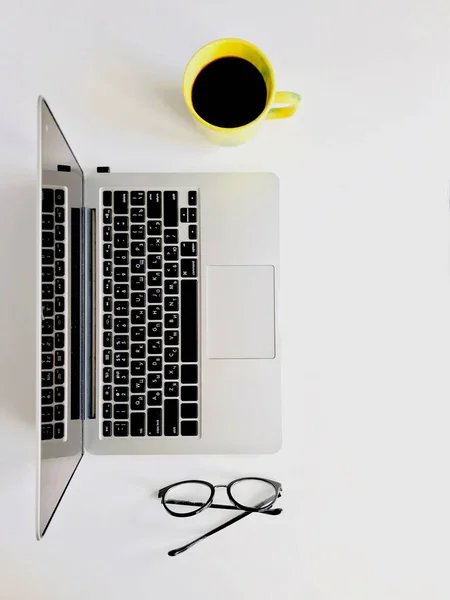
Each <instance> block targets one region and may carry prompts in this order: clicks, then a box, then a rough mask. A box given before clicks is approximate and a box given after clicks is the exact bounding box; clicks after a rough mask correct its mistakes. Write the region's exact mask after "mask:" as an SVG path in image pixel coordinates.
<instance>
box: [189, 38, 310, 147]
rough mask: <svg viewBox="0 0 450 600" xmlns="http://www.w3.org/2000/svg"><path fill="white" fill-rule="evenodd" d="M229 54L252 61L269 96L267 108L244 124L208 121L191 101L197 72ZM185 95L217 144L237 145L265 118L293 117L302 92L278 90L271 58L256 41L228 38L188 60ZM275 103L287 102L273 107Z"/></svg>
mask: <svg viewBox="0 0 450 600" xmlns="http://www.w3.org/2000/svg"><path fill="white" fill-rule="evenodd" d="M227 57H237V58H243V59H244V60H247V61H249V62H250V63H252V64H253V65H254V66H255V67H256V68H257V69H258V71H259V72H260V73H261V75H262V76H263V78H264V82H265V84H266V91H267V100H266V104H265V107H264V110H263V111H262V112H261V113H260V114H259V115H258V117H257V118H256V119H254V120H253V121H251V122H250V123H247V124H246V125H242V126H241V127H229V128H227V127H218V126H216V125H213V124H211V123H208V121H205V119H203V118H202V117H201V116H200V115H199V114H198V113H197V112H196V110H195V108H194V105H193V103H192V88H193V86H194V82H195V80H196V78H197V75H198V74H199V73H200V72H201V71H202V70H203V69H204V68H205V67H206V66H207V65H209V64H210V63H212V62H213V61H215V60H217V59H219V58H227ZM183 95H184V99H185V101H186V104H187V107H188V109H189V111H190V113H191V114H192V116H193V117H194V120H195V122H196V124H197V125H198V126H199V127H200V129H201V130H202V132H203V133H204V134H205V135H206V137H207V138H208V139H209V140H210V141H211V142H213V143H215V144H221V145H224V146H237V145H239V144H243V143H244V142H247V141H248V140H249V139H251V138H252V137H253V136H254V135H255V133H256V132H257V130H258V129H259V126H260V125H261V123H262V121H264V119H284V118H286V117H291V116H292V115H293V114H294V113H295V112H296V111H297V108H298V106H299V104H300V96H299V95H298V94H294V92H276V91H275V73H274V71H273V68H272V65H271V64H270V62H269V60H268V58H267V57H266V56H265V55H264V54H263V53H262V52H261V50H259V48H257V47H256V46H254V45H253V44H250V42H246V41H244V40H239V39H234V38H225V39H222V40H216V41H215V42H210V43H209V44H207V45H206V46H203V48H200V50H198V51H197V53H196V54H194V56H193V57H192V58H191V60H190V61H189V63H188V65H187V67H186V70H185V72H184V77H183ZM272 104H283V105H284V106H281V107H275V108H272Z"/></svg>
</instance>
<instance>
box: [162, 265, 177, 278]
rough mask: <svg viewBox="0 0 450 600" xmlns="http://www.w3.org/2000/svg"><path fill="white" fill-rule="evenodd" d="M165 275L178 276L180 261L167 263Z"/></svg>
mask: <svg viewBox="0 0 450 600" xmlns="http://www.w3.org/2000/svg"><path fill="white" fill-rule="evenodd" d="M164 277H178V263H165V264H164Z"/></svg>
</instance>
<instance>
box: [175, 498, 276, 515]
mask: <svg viewBox="0 0 450 600" xmlns="http://www.w3.org/2000/svg"><path fill="white" fill-rule="evenodd" d="M166 504H176V505H182V506H203V503H202V502H191V501H190V500H166ZM208 508H221V509H223V510H241V509H240V508H238V507H237V506H233V505H232V504H229V505H227V504H211V506H209V507H208ZM280 511H281V508H272V509H270V510H264V511H261V514H263V515H279V514H280Z"/></svg>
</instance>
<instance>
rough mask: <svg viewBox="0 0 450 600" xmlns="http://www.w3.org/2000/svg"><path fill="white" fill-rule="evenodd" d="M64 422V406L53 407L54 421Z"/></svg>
mask: <svg viewBox="0 0 450 600" xmlns="http://www.w3.org/2000/svg"><path fill="white" fill-rule="evenodd" d="M63 420H64V404H57V405H56V406H55V421H63Z"/></svg>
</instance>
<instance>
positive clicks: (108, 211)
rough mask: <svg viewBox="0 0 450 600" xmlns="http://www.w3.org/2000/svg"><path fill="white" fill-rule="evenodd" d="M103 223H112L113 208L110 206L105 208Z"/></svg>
mask: <svg viewBox="0 0 450 600" xmlns="http://www.w3.org/2000/svg"><path fill="white" fill-rule="evenodd" d="M103 224H104V225H111V224H112V210H111V209H110V208H105V209H104V210H103Z"/></svg>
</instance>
